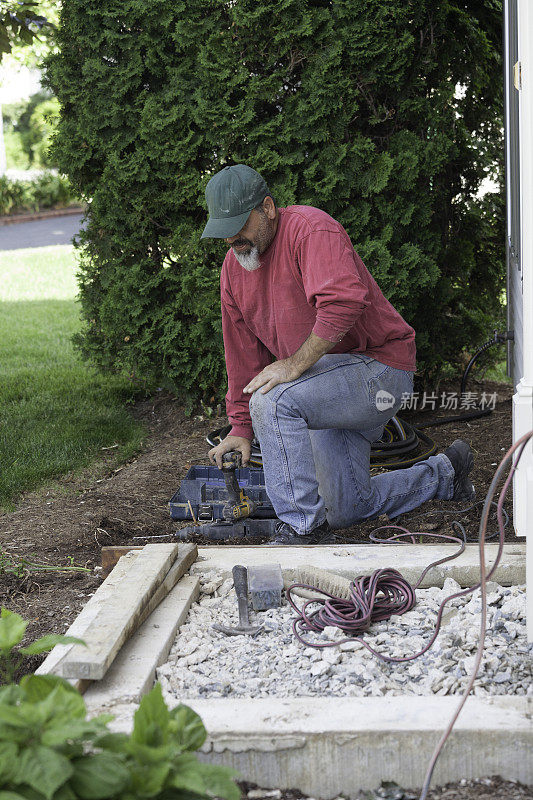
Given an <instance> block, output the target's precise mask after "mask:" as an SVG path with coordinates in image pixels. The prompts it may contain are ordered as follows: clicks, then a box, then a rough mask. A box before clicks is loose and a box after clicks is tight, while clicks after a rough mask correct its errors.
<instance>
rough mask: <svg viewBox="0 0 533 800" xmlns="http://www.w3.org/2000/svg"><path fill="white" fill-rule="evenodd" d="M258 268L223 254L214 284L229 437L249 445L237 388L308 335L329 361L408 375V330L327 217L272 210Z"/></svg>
mask: <svg viewBox="0 0 533 800" xmlns="http://www.w3.org/2000/svg"><path fill="white" fill-rule="evenodd" d="M260 262H261V267H260V268H259V269H256V270H254V271H253V272H247V271H246V270H245V269H243V267H241V265H240V264H239V262H238V261H237V259H236V258H235V256H234V254H233V251H232V250H231V248H230V249H229V250H228V252H227V254H226V258H225V259H224V263H223V265H222V273H221V276H220V288H221V304H222V331H223V335H224V350H225V355H226V367H227V372H228V393H227V395H226V411H227V414H228V418H229V421H230V423H231V425H232V429H231V435H232V436H243V437H245V438H247V439H252V438H253V429H252V422H251V418H250V411H249V407H248V403H249V400H250V396H249V395H245V394H243V389H244V387H245V386H246V385H247V384H248V383H249V382H250V381H251V379H252V378H253V377H254V376H255V375H257V374H258V373H259V372H261V370H262V369H263V368H264V367H266V366H267V364H270V363H271V362H272V361H273V360H274V358H276V359H282V358H288V357H289V356H292V355H293V354H294V353H295V352H296V351H297V350H298V348H299V347H300V346H301V345H302V344H303V342H304V341H305V340H306V339H307V337H308V336H309V334H310V333H311V331H312V332H313V333H314V334H316V336H319V337H320V338H321V339H327V340H328V341H331V342H336V343H337V344H336V345H335V346H334V347H333V348H332V349H331V350H330V351H329V352H330V353H356V352H359V353H365V354H366V355H368V356H371V357H372V358H375V359H376V360H377V361H381V362H382V363H383V364H387V365H389V366H391V367H396V368H398V369H404V370H408V371H410V372H414V371H415V369H416V361H415V358H416V347H415V332H414V330H413V328H411V327H410V326H409V325H408V324H407V323H406V322H405V320H404V319H403V318H402V317H401V316H400V314H399V313H398V312H397V311H396V309H395V308H394V307H393V306H392V305H391V304H390V303H389V301H388V300H387V299H386V298H385V297H384V295H383V294H382V292H381V290H380V288H379V286H378V285H377V283H376V281H375V280H374V278H373V277H372V276H371V275H370V273H369V272H368V270H367V268H366V267H365V265H364V264H363V262H362V261H361V259H360V258H359V256H358V255H357V253H356V252H355V250H354V248H353V246H352V243H351V241H350V238H349V236H348V234H347V233H346V231H345V230H344V228H343V227H342V225H340V224H339V223H338V222H336V220H334V219H333V218H332V217H330V216H329V214H326V213H325V212H324V211H320V210H319V209H318V208H312V207H311V206H288V207H287V208H280V209H279V222H278V228H277V231H276V235H275V237H274V240H273V241H272V244H271V245H270V246H269V248H268V249H267V250H266V252H265V253H263V255H262V256H260ZM273 357H274V358H273Z"/></svg>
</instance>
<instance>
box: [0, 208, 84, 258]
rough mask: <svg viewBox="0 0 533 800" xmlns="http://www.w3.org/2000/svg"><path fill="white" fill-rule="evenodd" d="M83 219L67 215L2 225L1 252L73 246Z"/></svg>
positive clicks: (0, 235)
mask: <svg viewBox="0 0 533 800" xmlns="http://www.w3.org/2000/svg"><path fill="white" fill-rule="evenodd" d="M82 218H83V214H67V215H65V216H64V217H51V218H49V219H36V220H34V221H33V222H13V223H11V224H10V225H2V226H0V250H20V249H21V248H22V247H47V246H48V245H51V244H71V243H72V237H73V236H74V234H76V233H78V231H79V230H80V227H81V220H82Z"/></svg>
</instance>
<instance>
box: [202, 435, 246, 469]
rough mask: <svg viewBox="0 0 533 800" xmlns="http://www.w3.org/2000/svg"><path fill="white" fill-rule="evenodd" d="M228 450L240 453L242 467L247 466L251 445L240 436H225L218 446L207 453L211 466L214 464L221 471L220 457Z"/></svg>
mask: <svg viewBox="0 0 533 800" xmlns="http://www.w3.org/2000/svg"><path fill="white" fill-rule="evenodd" d="M230 450H237V451H238V452H239V453H241V454H242V465H243V467H246V466H247V465H248V462H249V460H250V455H251V453H252V443H251V441H250V440H249V439H244V437H242V436H226V438H225V439H222V441H221V442H220V444H217V446H216V447H213V449H212V450H210V451H209V454H208V455H209V460H210V461H211V463H212V464H215V463H216V465H217V467H218V468H219V469H222V456H223V455H224V453H229V452H230Z"/></svg>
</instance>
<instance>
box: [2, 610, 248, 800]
mask: <svg viewBox="0 0 533 800" xmlns="http://www.w3.org/2000/svg"><path fill="white" fill-rule="evenodd" d="M26 624H27V623H25V622H24V620H23V619H22V618H21V617H20V616H19V615H18V614H13V613H11V612H9V611H7V610H6V609H2V614H1V617H0V659H1V657H4V658H6V657H9V656H10V654H11V653H12V652H13V650H14V648H16V647H17V645H18V644H19V643H20V642H21V640H22V637H23V636H24V631H25V629H26ZM60 641H62V642H67V641H78V640H73V639H72V637H61V636H60V637H57V636H55V637H43V639H40V640H39V641H38V642H35V643H34V645H29V647H26V648H19V652H21V653H24V654H26V655H31V654H33V653H39V652H46V650H50V649H51V648H52V647H53V646H54V645H55V644H56V643H58V642H60ZM112 719H113V717H112V715H109V714H105V715H102V716H99V717H96V718H94V719H90V720H89V719H87V716H86V708H85V703H84V701H83V698H82V697H81V695H80V694H78V692H77V691H76V690H75V689H73V688H72V686H71V685H70V684H69V683H68V682H67V681H64V680H63V679H62V678H57V677H55V676H51V675H42V676H40V675H39V676H38V675H27V676H25V677H24V678H22V680H21V681H20V684H19V685H16V684H13V683H10V684H7V685H5V686H4V687H3V688H0V794H2V797H3V798H4V800H22V798H26V799H27V800H78V798H80V800H106V798H117V800H118V798H120V800H135V799H136V798H160V800H195V799H198V800H199V798H214V797H222V798H227V800H239V798H240V791H239V788H238V787H237V785H236V783H235V782H234V780H233V777H232V776H233V775H234V772H233V770H229V769H227V768H225V767H217V766H214V765H211V764H204V763H202V762H200V761H198V759H197V757H196V756H195V755H194V751H195V750H198V748H199V747H201V746H202V744H203V743H204V741H205V739H206V731H205V728H204V726H203V724H202V721H201V719H200V717H199V716H198V715H197V714H196V713H195V712H194V711H192V709H190V708H188V706H184V705H179V706H178V707H177V708H174V709H172V710H169V709H168V708H167V706H166V704H165V702H164V700H163V697H162V694H161V687H160V686H159V684H156V686H155V687H154V688H153V689H152V691H151V692H150V693H149V694H147V695H145V697H144V698H143V699H142V701H141V703H140V706H139V708H138V710H137V711H136V713H135V718H134V725H133V731H132V734H131V736H127V735H126V734H121V733H112V732H111V731H110V730H109V728H108V723H109V722H110V720H112ZM3 793H5V795H4V794H3Z"/></svg>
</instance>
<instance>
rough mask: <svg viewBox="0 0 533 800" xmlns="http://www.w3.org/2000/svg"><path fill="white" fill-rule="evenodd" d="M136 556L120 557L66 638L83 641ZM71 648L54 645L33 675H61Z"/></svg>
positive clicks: (133, 553) (79, 687)
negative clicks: (62, 664) (70, 637)
mask: <svg viewBox="0 0 533 800" xmlns="http://www.w3.org/2000/svg"><path fill="white" fill-rule="evenodd" d="M138 554H139V551H137V550H134V551H132V552H131V553H127V554H126V555H124V556H122V558H121V559H120V560H119V562H118V564H117V565H116V567H115V569H114V570H113V571H112V572H111V574H110V575H109V576H108V577H107V578H106V579H105V581H104V582H103V583H102V584H100V586H99V587H98V589H97V590H96V592H95V593H94V594H93V596H92V597H91V598H89V600H88V601H87V603H86V604H85V605H84V607H83V608H82V610H81V611H80V613H79V614H78V616H77V617H76V619H75V620H74V622H73V623H72V625H71V626H70V628H69V629H68V630H67V631H66V635H67V636H76V637H77V638H78V639H84V637H85V634H86V632H87V629H88V628H89V625H90V624H91V622H92V621H93V620H94V619H95V618H96V616H97V615H98V612H99V611H100V609H101V608H102V607H103V606H104V605H105V604H106V603H108V602H109V600H110V599H111V597H112V596H113V593H114V592H115V590H116V588H117V586H118V585H119V583H120V582H121V581H122V579H123V578H124V576H125V575H126V574H127V573H128V571H129V569H130V568H131V567H132V566H133V564H134V563H135V560H136V558H137V556H138ZM73 647H74V645H73V644H58V645H56V646H55V647H54V649H53V650H52V651H51V652H50V653H49V654H48V656H47V657H46V658H45V660H44V661H43V663H42V664H41V665H40V666H39V667H38V668H37V669H36V670H35V674H36V675H62V671H61V663H62V661H63V659H64V658H65V656H66V655H67V654H68V653H70V651H71V650H72V648H73ZM73 685H74V686H76V688H77V689H80V690H82V689H83V686H82V685H81V683H80V685H79V686H78V682H74V684H73Z"/></svg>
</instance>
